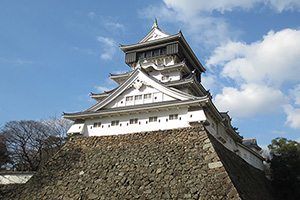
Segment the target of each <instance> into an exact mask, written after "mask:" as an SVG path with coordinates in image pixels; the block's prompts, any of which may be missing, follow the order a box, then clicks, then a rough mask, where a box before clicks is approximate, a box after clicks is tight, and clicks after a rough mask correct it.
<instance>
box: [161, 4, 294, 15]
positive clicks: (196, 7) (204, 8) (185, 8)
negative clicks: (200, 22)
mask: <svg viewBox="0 0 300 200" xmlns="http://www.w3.org/2000/svg"><path fill="white" fill-rule="evenodd" d="M164 2H165V3H166V5H167V6H168V7H169V8H173V9H174V10H176V11H178V12H181V13H184V14H186V15H190V16H192V15H196V14H197V13H199V12H212V11H219V12H221V13H224V12H225V11H229V12H230V11H233V10H235V9H243V10H249V9H251V8H254V7H255V6H256V5H260V6H261V5H266V6H270V7H271V8H273V9H275V10H276V11H277V12H282V11H284V10H299V8H300V1H299V0H247V1H241V0H222V1H219V0H210V1H206V0H185V1H182V0H164Z"/></svg>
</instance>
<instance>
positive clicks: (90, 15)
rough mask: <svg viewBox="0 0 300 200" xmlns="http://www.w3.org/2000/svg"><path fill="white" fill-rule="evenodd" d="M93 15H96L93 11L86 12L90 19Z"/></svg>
mask: <svg viewBox="0 0 300 200" xmlns="http://www.w3.org/2000/svg"><path fill="white" fill-rule="evenodd" d="M95 16H96V13H94V12H89V13H88V17H89V18H91V19H94V18H95Z"/></svg>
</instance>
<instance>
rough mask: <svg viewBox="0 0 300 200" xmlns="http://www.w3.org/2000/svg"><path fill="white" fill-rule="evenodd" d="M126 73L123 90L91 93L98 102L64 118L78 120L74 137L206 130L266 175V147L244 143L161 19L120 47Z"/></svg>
mask: <svg viewBox="0 0 300 200" xmlns="http://www.w3.org/2000/svg"><path fill="white" fill-rule="evenodd" d="M120 49H121V50H122V51H123V52H124V53H125V55H126V56H125V63H126V64H127V65H128V66H129V67H130V68H131V70H130V71H128V72H126V73H124V74H110V78H111V79H112V80H114V81H115V82H117V83H118V84H119V86H118V87H116V88H115V89H113V90H111V91H106V92H104V93H100V94H98V93H91V98H93V99H95V100H96V101H97V103H96V104H95V105H94V106H92V107H90V108H88V109H86V110H84V111H82V112H76V113H64V115H63V117H64V118H66V119H70V120H72V121H74V124H73V125H72V126H71V128H70V129H69V131H68V134H70V135H83V136H104V135H106V136H107V135H116V134H126V133H127V134H128V133H134V132H144V131H155V130H165V129H176V128H182V127H190V126H199V125H202V126H205V128H206V130H207V131H208V132H209V133H210V134H211V135H212V136H214V137H215V138H216V139H217V140H218V141H219V142H220V143H221V144H222V145H223V146H225V147H226V148H227V149H229V150H230V151H232V152H234V153H235V154H237V155H239V156H240V157H241V158H243V159H244V160H245V161H246V162H248V163H249V164H250V165H252V166H254V167H255V168H258V169H260V170H263V158H262V156H261V155H260V153H259V152H260V150H261V148H260V147H259V146H258V145H257V143H256V140H255V139H243V137H241V136H240V135H239V134H238V133H237V132H236V131H235V128H233V126H232V125H231V118H230V116H229V115H228V113H227V112H220V111H219V110H218V109H217V108H216V107H215V105H214V103H213V102H212V96H211V94H210V93H209V91H208V90H206V89H205V88H204V87H203V86H202V84H201V74H202V73H204V72H205V68H204V67H203V66H202V64H201V63H200V61H199V60H198V58H197V57H196V55H195V54H194V52H193V51H192V49H191V47H190V46H189V44H188V43H187V41H186V40H185V38H184V36H183V34H182V33H181V32H179V33H177V34H175V35H169V34H167V33H165V32H163V31H162V30H161V29H159V27H158V25H157V22H156V20H155V22H154V24H153V26H152V29H151V30H150V32H149V33H148V34H147V35H146V36H145V37H144V38H143V39H142V40H140V41H139V42H138V43H136V44H131V45H120Z"/></svg>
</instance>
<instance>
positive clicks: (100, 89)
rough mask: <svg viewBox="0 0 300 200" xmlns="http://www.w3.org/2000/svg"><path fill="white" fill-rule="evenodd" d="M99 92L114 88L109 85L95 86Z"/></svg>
mask: <svg viewBox="0 0 300 200" xmlns="http://www.w3.org/2000/svg"><path fill="white" fill-rule="evenodd" d="M95 88H96V90H97V92H104V91H110V90H112V89H113V88H109V87H103V86H95Z"/></svg>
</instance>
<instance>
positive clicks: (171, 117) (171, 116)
mask: <svg viewBox="0 0 300 200" xmlns="http://www.w3.org/2000/svg"><path fill="white" fill-rule="evenodd" d="M176 119H178V114H172V115H169V120H176Z"/></svg>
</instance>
